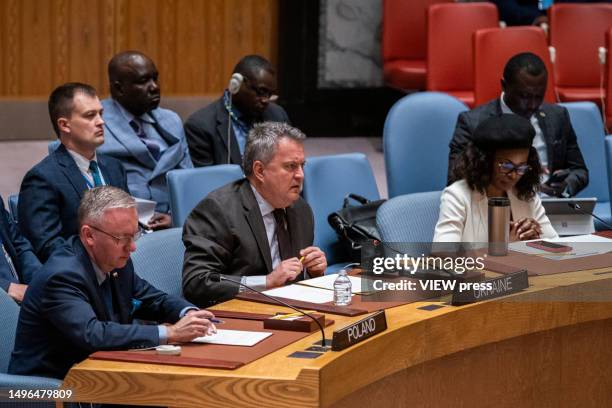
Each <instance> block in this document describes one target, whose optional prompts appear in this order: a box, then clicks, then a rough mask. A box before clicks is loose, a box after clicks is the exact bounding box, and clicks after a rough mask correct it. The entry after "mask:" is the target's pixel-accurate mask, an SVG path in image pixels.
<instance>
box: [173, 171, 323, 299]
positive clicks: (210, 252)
mask: <svg viewBox="0 0 612 408" xmlns="http://www.w3.org/2000/svg"><path fill="white" fill-rule="evenodd" d="M286 211H287V224H288V229H289V235H290V237H291V244H292V247H293V250H294V252H295V254H294V255H295V256H298V255H297V254H298V252H299V250H301V249H304V248H306V247H308V246H311V245H312V242H313V238H314V219H313V215H312V210H311V209H310V206H309V205H308V204H307V203H306V202H305V201H304V200H303V199H302V198H299V199H298V200H297V201H296V202H295V203H293V204H292V205H291V206H289V207H287V209H286ZM183 242H184V244H185V263H184V267H183V294H184V295H185V297H186V298H187V299H188V300H189V301H190V302H192V303H194V304H196V305H198V306H207V305H210V304H213V303H216V302H221V301H225V300H228V299H231V298H232V297H234V296H235V295H236V294H237V293H238V285H234V284H232V283H228V282H213V281H212V280H211V279H210V275H211V274H212V273H220V274H223V275H225V276H234V277H240V276H254V275H267V274H268V273H270V272H271V271H272V256H271V254H270V246H269V244H268V237H267V235H266V228H265V226H264V222H263V218H262V216H261V212H260V210H259V205H258V204H257V200H256V199H255V195H254V194H253V191H252V190H251V186H250V183H249V181H248V180H247V179H241V180H238V181H235V182H233V183H230V184H227V185H225V186H223V187H221V188H220V189H218V190H215V191H213V192H212V193H210V194H209V195H208V196H207V197H206V198H205V199H204V200H202V201H201V202H200V203H199V204H198V205H197V206H196V207H195V208H194V209H193V211H192V212H191V214H190V215H189V217H187V220H185V225H184V226H183ZM234 280H236V278H234Z"/></svg>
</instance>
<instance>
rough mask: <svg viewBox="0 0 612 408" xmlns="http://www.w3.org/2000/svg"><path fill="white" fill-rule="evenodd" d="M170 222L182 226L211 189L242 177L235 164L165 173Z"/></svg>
mask: <svg viewBox="0 0 612 408" xmlns="http://www.w3.org/2000/svg"><path fill="white" fill-rule="evenodd" d="M166 177H167V180H168V190H170V209H171V210H172V224H173V225H174V226H175V227H182V226H183V223H184V222H185V219H186V218H187V216H188V215H189V213H190V212H191V210H193V208H194V207H195V206H196V205H197V204H198V203H199V202H200V201H201V200H202V199H204V197H206V196H207V195H208V193H210V192H211V191H213V190H216V189H217V188H219V187H221V186H223V185H225V184H227V183H231V182H232V181H235V180H238V179H240V178H242V177H244V174H243V173H242V169H241V168H240V166H238V165H236V164H220V165H217V166H207V167H199V168H197V169H185V170H172V171H169V172H168V174H167V176H166Z"/></svg>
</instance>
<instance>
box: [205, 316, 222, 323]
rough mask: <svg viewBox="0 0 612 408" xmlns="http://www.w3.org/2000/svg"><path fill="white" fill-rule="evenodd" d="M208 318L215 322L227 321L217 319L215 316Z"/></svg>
mask: <svg viewBox="0 0 612 408" xmlns="http://www.w3.org/2000/svg"><path fill="white" fill-rule="evenodd" d="M208 320H210V321H211V322H213V323H217V324H219V323H225V322H224V321H223V320H219V319H215V318H214V317H209V318H208Z"/></svg>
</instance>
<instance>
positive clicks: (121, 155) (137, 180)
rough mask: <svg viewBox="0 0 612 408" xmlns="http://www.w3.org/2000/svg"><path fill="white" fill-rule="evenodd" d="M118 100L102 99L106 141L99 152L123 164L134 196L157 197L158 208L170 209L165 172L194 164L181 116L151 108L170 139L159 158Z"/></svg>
mask: <svg viewBox="0 0 612 408" xmlns="http://www.w3.org/2000/svg"><path fill="white" fill-rule="evenodd" d="M115 103H116V102H115V101H113V100H112V99H110V98H109V99H105V100H103V101H102V106H103V107H104V144H103V145H102V146H100V147H99V148H98V152H100V153H104V154H107V155H109V156H112V157H114V158H116V159H117V160H119V161H120V162H121V164H123V167H124V168H125V171H126V173H127V180H128V188H129V190H130V193H131V194H132V195H133V196H134V197H138V198H144V199H146V200H154V201H156V202H157V211H161V212H166V213H167V212H169V211H170V203H169V196H168V186H167V184H166V173H167V172H168V171H170V170H174V169H189V168H192V167H193V164H192V163H191V158H190V157H189V150H188V147H187V142H186V141H185V133H184V132H183V124H182V122H181V119H180V118H179V116H178V115H177V114H176V113H175V112H172V111H170V110H168V109H162V108H157V109H154V110H152V111H151V112H149V114H150V115H151V117H152V118H153V119H154V120H155V121H156V122H157V124H158V125H159V128H160V129H161V130H163V131H162V132H159V133H160V135H161V136H162V137H163V138H164V140H165V141H166V143H168V149H166V150H165V151H164V152H163V154H162V156H161V157H160V159H159V161H157V162H156V161H155V159H154V158H153V156H151V153H149V151H148V150H147V147H146V146H145V145H144V143H142V141H141V140H140V139H139V138H138V136H137V135H136V133H135V132H134V129H132V127H131V126H130V124H129V123H128V122H127V121H126V120H125V117H124V116H123V115H122V114H121V111H120V110H119V109H118V108H117V106H116V105H115Z"/></svg>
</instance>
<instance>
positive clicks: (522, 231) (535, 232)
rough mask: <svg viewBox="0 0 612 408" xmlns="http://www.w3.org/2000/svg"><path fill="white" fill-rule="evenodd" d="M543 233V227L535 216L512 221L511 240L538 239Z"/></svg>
mask: <svg viewBox="0 0 612 408" xmlns="http://www.w3.org/2000/svg"><path fill="white" fill-rule="evenodd" d="M541 235H542V227H540V224H539V223H538V222H537V221H536V220H534V219H533V218H522V219H520V220H518V221H516V222H511V223H510V241H512V242H514V241H526V240H528V239H538V238H540V236H541Z"/></svg>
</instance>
